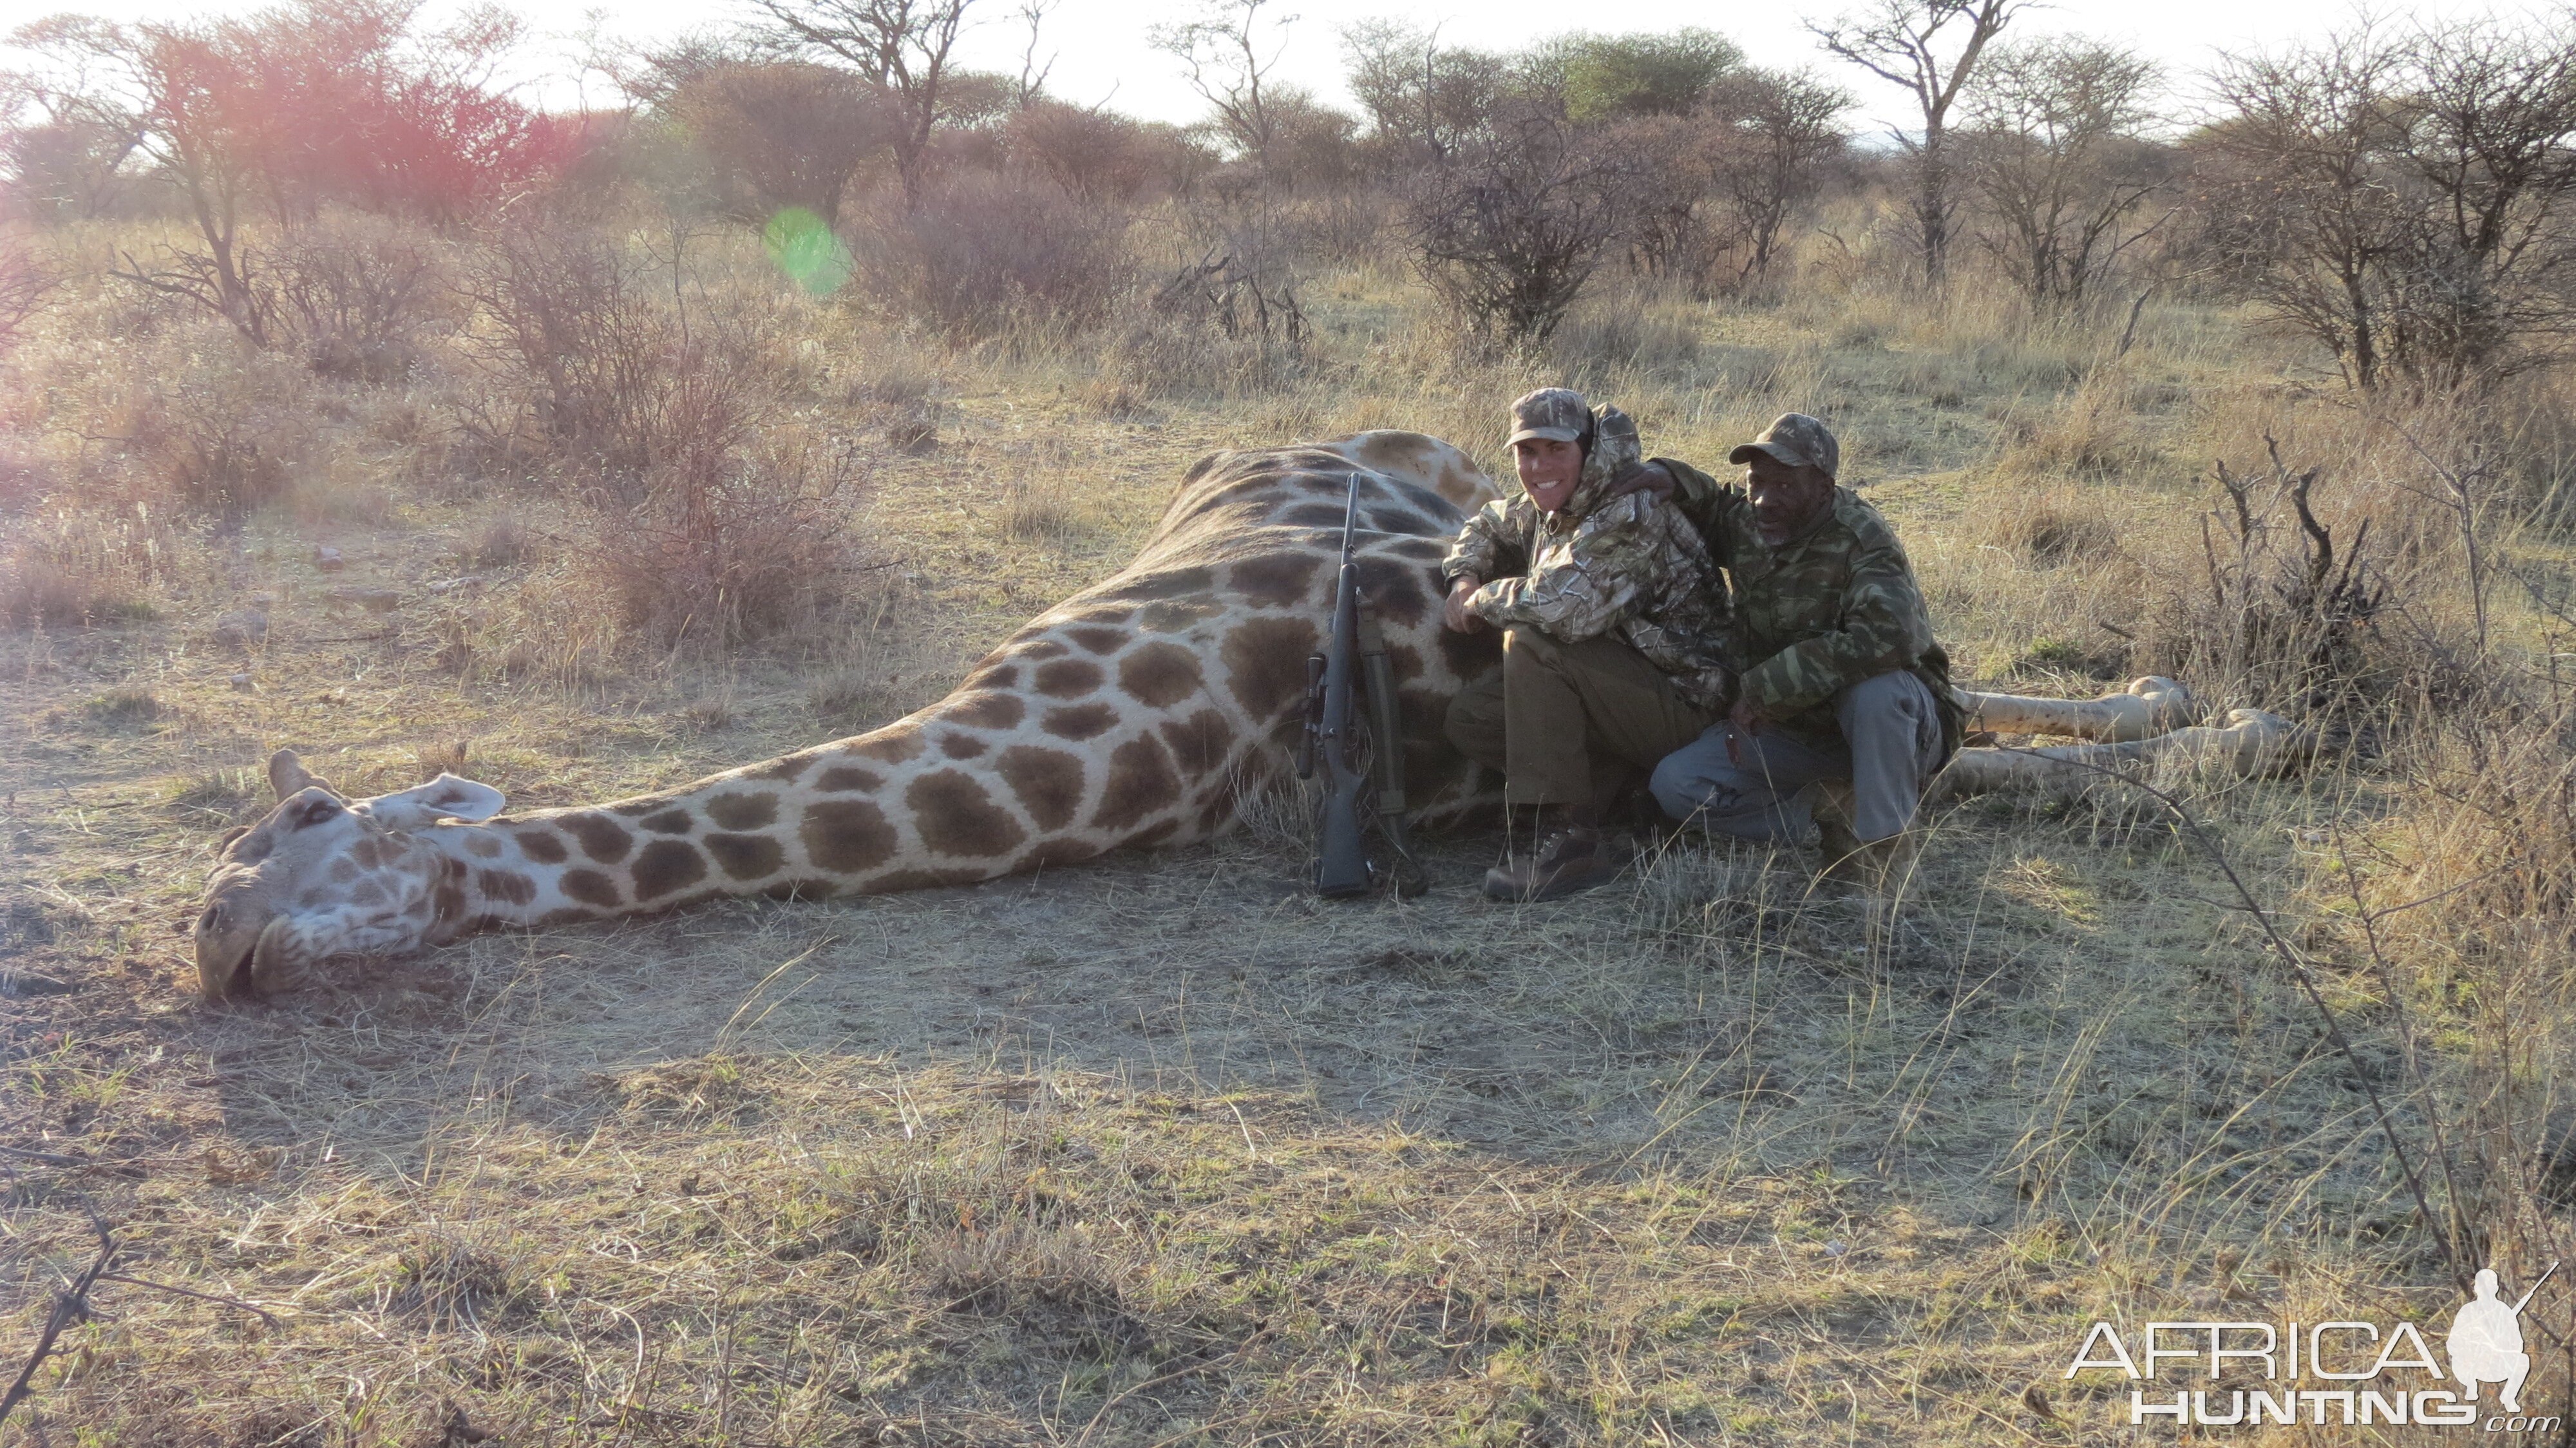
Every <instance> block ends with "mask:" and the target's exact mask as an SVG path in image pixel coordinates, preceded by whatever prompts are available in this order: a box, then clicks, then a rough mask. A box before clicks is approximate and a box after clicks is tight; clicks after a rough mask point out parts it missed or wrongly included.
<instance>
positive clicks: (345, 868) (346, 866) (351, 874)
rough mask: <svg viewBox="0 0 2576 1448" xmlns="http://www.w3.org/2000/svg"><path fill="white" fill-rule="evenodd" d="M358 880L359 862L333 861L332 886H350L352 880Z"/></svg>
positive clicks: (348, 860) (347, 860)
mask: <svg viewBox="0 0 2576 1448" xmlns="http://www.w3.org/2000/svg"><path fill="white" fill-rule="evenodd" d="M356 878H358V862H357V861H355V860H350V859H338V860H333V861H332V862H331V883H332V884H334V885H346V884H348V883H349V882H350V881H351V880H354V879H356Z"/></svg>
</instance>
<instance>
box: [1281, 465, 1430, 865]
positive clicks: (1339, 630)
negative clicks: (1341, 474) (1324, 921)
mask: <svg viewBox="0 0 2576 1448" xmlns="http://www.w3.org/2000/svg"><path fill="white" fill-rule="evenodd" d="M1359 517H1360V475H1359V474H1357V473H1353V474H1351V491H1350V500H1349V502H1348V504H1347V505H1346V506H1345V509H1344V512H1343V515H1342V570H1341V574H1340V577H1339V579H1338V580H1337V581H1336V583H1335V585H1334V588H1333V631H1332V634H1331V635H1330V637H1329V638H1327V639H1326V641H1325V644H1324V652H1322V653H1320V654H1312V655H1309V656H1308V657H1307V659H1306V732H1305V737H1304V738H1303V739H1302V740H1301V741H1300V742H1299V744H1298V746H1297V777H1298V778H1299V779H1312V778H1314V777H1315V766H1316V763H1317V761H1318V760H1320V761H1321V762H1322V764H1323V767H1324V817H1323V820H1322V822H1321V828H1319V829H1318V830H1317V831H1316V839H1317V845H1316V854H1315V893H1316V894H1318V895H1323V896H1326V897H1334V898H1337V897H1341V896H1346V895H1359V894H1364V893H1366V892H1367V891H1369V890H1371V889H1374V888H1375V887H1376V886H1377V885H1378V884H1379V882H1380V881H1381V879H1382V878H1384V877H1385V876H1386V875H1387V874H1389V873H1391V874H1392V876H1393V882H1394V885H1395V892H1396V894H1398V895H1399V896H1413V895H1419V894H1421V893H1422V892H1423V891H1425V890H1427V889H1429V888H1430V887H1431V878H1430V876H1429V875H1428V874H1427V873H1425V872H1424V870H1423V868H1422V863H1421V861H1419V860H1417V859H1415V858H1414V854H1413V836H1412V832H1411V831H1410V830H1409V829H1408V828H1407V826H1406V821H1405V801H1404V716H1403V713H1402V710H1401V708H1400V706H1399V705H1398V704H1397V701H1396V696H1395V672H1394V670H1393V669H1392V668H1390V667H1389V666H1388V664H1387V658H1386V638H1385V636H1384V635H1383V634H1382V633H1381V632H1380V631H1379V629H1378V624H1377V615H1376V614H1375V613H1373V612H1372V611H1370V609H1369V607H1368V601H1367V600H1366V599H1365V598H1363V597H1362V596H1361V595H1360V571H1359V566H1358V565H1357V564H1355V563H1353V562H1352V561H1351V545H1352V542H1353V540H1354V538H1355V537H1356V535H1357V533H1358V530H1359ZM1363 696H1365V702H1363ZM1363 708H1365V710H1366V714H1365V717H1363V715H1362V710H1363ZM1372 784H1374V786H1375V796H1376V797H1375V798H1374V799H1371V798H1369V795H1370V792H1371V790H1370V786H1371V785H1372ZM1371 816H1374V818H1375V821H1376V825H1377V832H1378V834H1379V835H1380V837H1382V838H1383V839H1384V840H1385V841H1386V845H1387V850H1388V852H1389V853H1390V854H1392V855H1393V856H1394V859H1393V861H1392V864H1391V870H1381V869H1380V867H1379V866H1378V864H1377V863H1376V862H1375V861H1373V860H1371V859H1370V858H1369V853H1368V845H1367V834H1368V823H1369V818H1370V817H1371Z"/></svg>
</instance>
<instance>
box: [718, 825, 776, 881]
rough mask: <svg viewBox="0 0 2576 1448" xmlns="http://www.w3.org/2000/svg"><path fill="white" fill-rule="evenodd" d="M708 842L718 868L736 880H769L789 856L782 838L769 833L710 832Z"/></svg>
mask: <svg viewBox="0 0 2576 1448" xmlns="http://www.w3.org/2000/svg"><path fill="white" fill-rule="evenodd" d="M704 843H705V844H706V847H707V853H708V854H710V855H713V856H715V858H716V868H717V869H719V870H722V871H724V872H725V874H726V875H728V876H730V877H731V878H733V879H736V880H765V879H767V878H769V877H770V876H772V875H775V874H777V873H778V867H779V866H780V865H782V864H784V863H786V859H787V853H786V851H784V850H782V849H780V848H779V845H778V841H776V840H773V839H771V838H770V837H769V836H767V835H709V836H707V837H706V840H705V842H704Z"/></svg>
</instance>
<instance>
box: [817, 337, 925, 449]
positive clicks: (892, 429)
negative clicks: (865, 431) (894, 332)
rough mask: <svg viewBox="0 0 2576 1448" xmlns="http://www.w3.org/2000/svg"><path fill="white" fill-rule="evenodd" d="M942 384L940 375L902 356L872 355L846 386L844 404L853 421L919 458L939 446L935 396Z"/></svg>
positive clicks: (842, 400) (896, 447)
mask: <svg viewBox="0 0 2576 1448" xmlns="http://www.w3.org/2000/svg"><path fill="white" fill-rule="evenodd" d="M938 387H939V379H938V378H936V377H933V376H931V375H930V374H929V373H928V372H924V371H920V370H918V369H915V368H912V367H908V366H905V365H903V363H902V361H901V360H900V359H895V358H873V357H872V358H871V359H870V360H869V363H868V364H866V365H863V366H862V367H861V369H860V372H859V376H858V377H857V378H856V379H855V380H853V381H851V382H850V383H849V384H848V385H847V386H846V387H844V388H843V389H842V392H841V403H842V405H843V406H844V407H846V408H847V409H849V413H850V421H851V422H853V423H855V424H857V425H858V426H860V427H863V428H871V429H873V430H875V432H876V433H877V435H878V436H880V437H882V438H884V439H885V443H886V446H888V447H891V448H893V449H895V450H896V451H898V452H905V453H910V454H912V455H914V456H915V457H919V456H921V455H923V454H926V453H931V452H935V451H937V450H938V448H939V404H938V402H937V401H936V400H935V399H934V397H933V394H934V392H935V391H936V390H937V389H938Z"/></svg>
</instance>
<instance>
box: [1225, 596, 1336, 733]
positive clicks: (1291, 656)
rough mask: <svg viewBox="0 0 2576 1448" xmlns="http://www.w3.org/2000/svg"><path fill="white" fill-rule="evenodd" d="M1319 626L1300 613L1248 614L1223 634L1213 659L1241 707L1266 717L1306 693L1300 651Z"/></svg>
mask: <svg viewBox="0 0 2576 1448" xmlns="http://www.w3.org/2000/svg"><path fill="white" fill-rule="evenodd" d="M1322 632H1323V631H1322V630H1321V629H1318V628H1317V627H1316V626H1315V625H1314V623H1313V622H1312V621H1311V620H1308V619H1303V618H1251V619H1246V620H1244V621H1243V622H1242V623H1241V624H1239V625H1237V626H1236V627H1235V629H1234V631H1233V632H1231V633H1229V634H1227V635H1226V637H1225V643H1224V645H1223V646H1222V647H1220V648H1219V649H1218V650H1217V659H1218V661H1219V662H1221V663H1223V664H1224V665H1225V672H1226V683H1227V685H1228V687H1230V688H1232V689H1233V691H1234V698H1235V702H1236V703H1238V704H1241V705H1242V706H1243V709H1244V712H1245V713H1247V714H1250V715H1251V716H1252V717H1253V718H1254V719H1255V720H1256V721H1267V720H1269V719H1270V718H1271V717H1272V716H1273V715H1275V714H1277V713H1278V712H1279V711H1280V710H1282V709H1285V708H1287V707H1288V705H1289V704H1290V703H1291V702H1292V701H1295V700H1299V699H1303V698H1304V697H1305V696H1306V656H1307V655H1308V654H1311V653H1313V652H1314V651H1315V646H1316V643H1317V641H1318V639H1319V638H1320V637H1321V636H1322Z"/></svg>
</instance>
